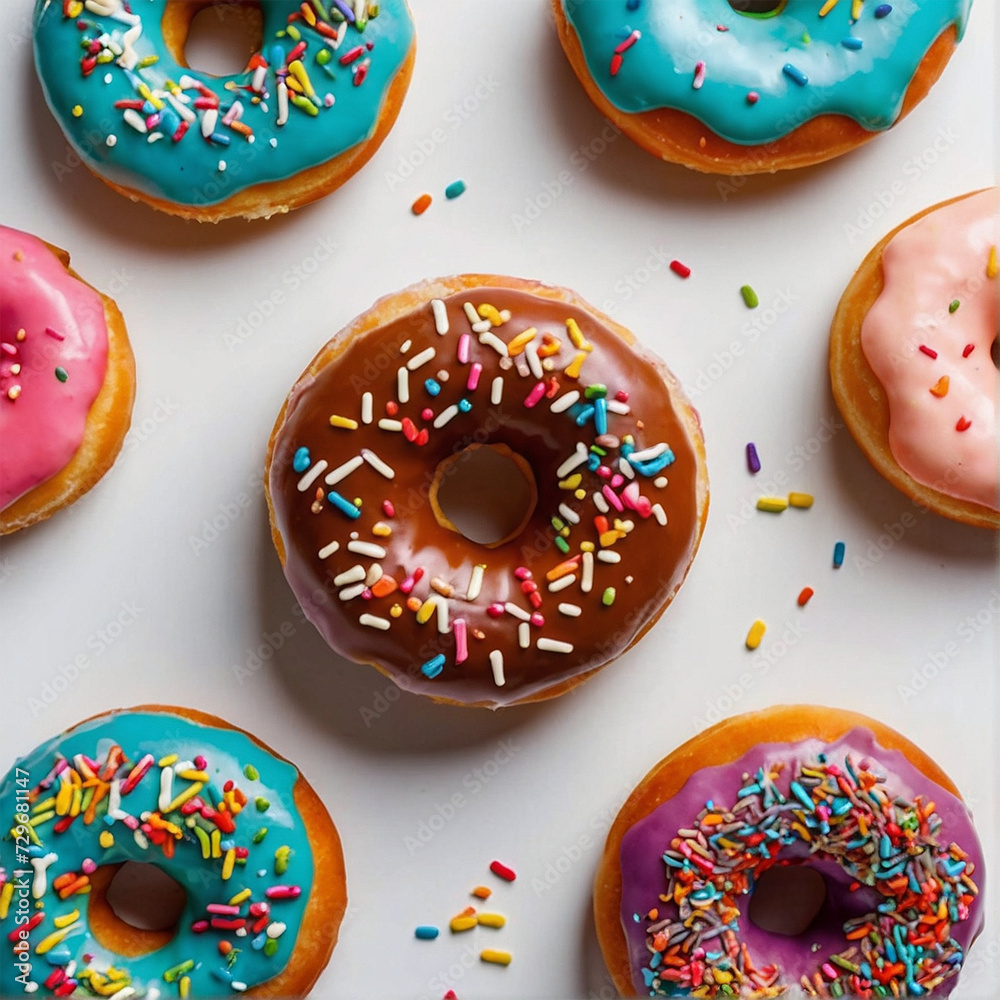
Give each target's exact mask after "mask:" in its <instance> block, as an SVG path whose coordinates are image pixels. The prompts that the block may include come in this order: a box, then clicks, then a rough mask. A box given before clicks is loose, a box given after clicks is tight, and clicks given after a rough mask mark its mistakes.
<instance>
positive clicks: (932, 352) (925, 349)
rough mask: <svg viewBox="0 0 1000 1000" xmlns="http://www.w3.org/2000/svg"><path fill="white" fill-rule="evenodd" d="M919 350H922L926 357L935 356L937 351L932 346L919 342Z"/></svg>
mask: <svg viewBox="0 0 1000 1000" xmlns="http://www.w3.org/2000/svg"><path fill="white" fill-rule="evenodd" d="M920 350H921V351H923V353H924V354H926V355H927V357H929V358H936V357H937V351H935V350H934V348H933V347H928V346H927V345H926V344H921V345H920Z"/></svg>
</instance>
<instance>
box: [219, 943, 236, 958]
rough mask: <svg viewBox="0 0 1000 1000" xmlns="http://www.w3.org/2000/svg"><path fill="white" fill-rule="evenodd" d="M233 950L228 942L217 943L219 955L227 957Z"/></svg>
mask: <svg viewBox="0 0 1000 1000" xmlns="http://www.w3.org/2000/svg"><path fill="white" fill-rule="evenodd" d="M232 950H233V946H232V945H231V944H230V943H229V942H228V941H220V942H219V954H220V955H228V954H229V953H230V952H231V951H232Z"/></svg>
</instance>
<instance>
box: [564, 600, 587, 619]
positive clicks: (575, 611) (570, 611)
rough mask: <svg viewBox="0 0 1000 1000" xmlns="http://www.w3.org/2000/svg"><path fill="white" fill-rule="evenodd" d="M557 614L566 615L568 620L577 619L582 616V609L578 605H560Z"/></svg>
mask: <svg viewBox="0 0 1000 1000" xmlns="http://www.w3.org/2000/svg"><path fill="white" fill-rule="evenodd" d="M559 613H560V614H561V615H568V616H569V617H570V618H579V617H580V615H581V614H583V608H581V607H580V605H579V604H566V603H563V604H560V605H559Z"/></svg>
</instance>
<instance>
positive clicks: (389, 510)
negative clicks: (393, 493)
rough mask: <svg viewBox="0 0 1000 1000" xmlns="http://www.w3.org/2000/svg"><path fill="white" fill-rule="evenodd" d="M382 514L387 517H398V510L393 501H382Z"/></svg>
mask: <svg viewBox="0 0 1000 1000" xmlns="http://www.w3.org/2000/svg"><path fill="white" fill-rule="evenodd" d="M382 513H383V514H385V516H386V517H395V516H396V508H395V507H394V506H393V503H392V501H391V500H383V501H382Z"/></svg>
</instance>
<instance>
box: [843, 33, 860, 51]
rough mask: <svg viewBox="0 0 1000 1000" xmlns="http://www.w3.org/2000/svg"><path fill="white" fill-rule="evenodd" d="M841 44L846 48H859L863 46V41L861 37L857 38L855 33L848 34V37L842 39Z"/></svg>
mask: <svg viewBox="0 0 1000 1000" xmlns="http://www.w3.org/2000/svg"><path fill="white" fill-rule="evenodd" d="M840 44H841V45H843V46H844V48H845V49H854V50H855V51H856V50H857V49H860V48H861V45H862V42H861V39H860V38H855V37H854V36H853V35H848V36H847V37H846V38H842V39H841V40H840Z"/></svg>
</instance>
